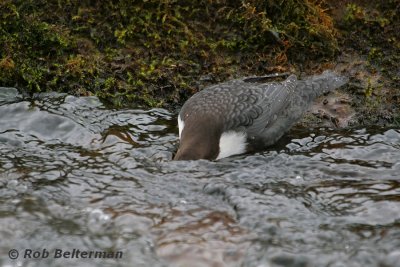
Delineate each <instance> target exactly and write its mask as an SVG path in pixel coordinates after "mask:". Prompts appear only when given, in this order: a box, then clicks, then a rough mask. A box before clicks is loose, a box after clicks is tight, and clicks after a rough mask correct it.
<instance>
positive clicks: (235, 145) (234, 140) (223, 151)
mask: <svg viewBox="0 0 400 267" xmlns="http://www.w3.org/2000/svg"><path fill="white" fill-rule="evenodd" d="M244 152H246V133H244V132H235V131H228V132H224V133H222V135H221V138H220V139H219V154H218V157H217V159H222V158H226V157H229V156H232V155H236V154H242V153H244Z"/></svg>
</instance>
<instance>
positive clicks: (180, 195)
mask: <svg viewBox="0 0 400 267" xmlns="http://www.w3.org/2000/svg"><path fill="white" fill-rule="evenodd" d="M0 92H1V93H0V153H1V156H0V203H1V205H0V237H1V240H3V241H2V242H1V243H0V264H1V266H66V265H71V264H72V265H75V266H257V267H258V266H318V267H319V266H331V267H332V266H399V265H398V263H399V262H400V250H399V248H400V204H399V201H400V187H399V183H400V179H399V178H400V163H399V158H400V145H399V144H400V130H399V129H355V130H337V129H335V130H327V129H316V130H313V131H312V132H311V133H310V132H309V130H308V129H307V130H304V129H295V130H293V131H292V132H291V133H290V134H289V135H288V136H287V137H285V138H284V139H283V140H282V141H281V142H280V143H279V144H277V145H276V146H275V147H273V148H271V149H270V150H268V151H265V152H262V153H258V154H253V155H242V156H237V157H233V158H228V159H223V160H220V161H216V162H209V161H204V160H199V161H192V162H173V161H170V159H171V158H172V153H173V151H174V150H175V147H176V144H177V134H176V133H177V129H176V125H175V124H176V123H175V116H174V115H173V114H171V113H169V112H168V111H166V110H162V109H153V110H149V111H143V110H133V109H127V110H111V109H107V108H105V107H104V106H103V105H102V104H101V103H100V102H99V101H98V100H97V99H96V98H94V97H81V98H77V97H73V96H67V95H60V94H42V95H37V96H35V97H34V98H31V99H26V98H23V97H22V96H20V95H19V94H18V92H17V91H16V90H15V89H12V88H8V89H7V88H1V90H0ZM4 241H5V242H4ZM13 248H15V249H17V250H19V251H23V250H24V249H26V248H30V249H43V248H46V249H47V250H48V251H54V250H55V249H57V248H58V249H64V250H72V249H73V248H76V249H80V250H82V251H84V250H87V251H90V250H101V251H123V253H124V254H123V257H122V258H121V259H93V258H92V259H83V258H74V259H54V258H52V257H49V258H47V259H35V260H34V259H23V257H21V256H20V257H19V258H18V259H16V260H11V259H9V257H8V252H9V250H10V249H13Z"/></svg>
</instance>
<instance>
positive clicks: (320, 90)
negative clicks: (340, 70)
mask: <svg viewBox="0 0 400 267" xmlns="http://www.w3.org/2000/svg"><path fill="white" fill-rule="evenodd" d="M347 82H348V78H347V77H344V76H340V75H338V74H336V73H335V72H333V71H330V70H326V71H324V72H323V73H322V74H319V75H314V76H309V77H307V78H306V79H304V80H303V86H304V90H305V93H308V94H310V96H311V98H316V97H318V96H320V95H322V94H324V93H327V92H330V91H333V90H335V89H337V88H339V87H341V86H343V85H345V84H346V83H347ZM300 86H301V85H300Z"/></svg>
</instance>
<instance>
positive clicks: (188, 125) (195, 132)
mask: <svg viewBox="0 0 400 267" xmlns="http://www.w3.org/2000/svg"><path fill="white" fill-rule="evenodd" d="M178 121H179V133H180V144H179V148H178V151H177V152H176V155H175V157H174V160H197V159H209V160H212V159H216V158H217V156H218V154H219V139H220V136H221V130H220V127H218V124H217V123H213V120H209V119H207V118H205V117H203V118H198V119H197V120H196V121H193V120H190V119H187V120H186V121H185V123H183V121H182V120H181V118H180V117H179V119H178Z"/></svg>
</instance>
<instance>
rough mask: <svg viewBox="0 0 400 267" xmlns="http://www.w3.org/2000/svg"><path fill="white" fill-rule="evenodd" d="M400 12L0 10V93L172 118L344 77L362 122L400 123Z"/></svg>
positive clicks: (382, 4) (206, 3)
mask: <svg viewBox="0 0 400 267" xmlns="http://www.w3.org/2000/svg"><path fill="white" fill-rule="evenodd" d="M399 3H400V0H387V1H376V2H371V1H367V0H340V1H333V0H332V1H330V0H326V1H322V0H287V1H270V0H241V1H239V0H238V1H232V0H199V1H191V0H190V1H189V0H141V1H128V0H120V1H109V0H106V1H90V0H83V1H82V0H80V1H78V0H58V1H55V0H53V1H45V0H2V1H0V86H15V87H17V88H19V89H21V90H25V91H26V92H27V93H34V92H38V91H62V92H68V93H70V94H75V95H91V94H94V95H97V96H99V97H101V98H103V99H105V100H107V101H109V102H110V103H112V104H114V105H117V106H125V105H128V106H133V105H134V106H137V105H141V106H146V107H154V106H164V107H171V106H175V105H177V106H179V105H180V104H181V103H182V102H183V101H184V100H186V99H187V98H188V97H189V96H190V95H191V94H193V93H194V92H196V91H197V90H199V89H201V88H202V87H204V86H205V85H207V84H209V83H216V82H219V81H222V80H226V79H228V78H232V77H238V76H244V75H257V74H265V73H270V72H280V71H294V72H306V73H313V72H315V71H319V70H320V69H323V68H336V69H337V70H341V71H344V72H346V73H348V74H349V76H350V77H351V83H350V86H349V87H348V88H347V91H348V92H350V94H351V96H352V99H351V100H350V102H351V105H352V106H354V108H355V109H356V111H357V112H358V114H368V113H370V114H372V115H374V116H375V117H376V120H379V118H382V117H385V116H386V117H390V119H389V120H391V121H394V122H395V121H397V120H400V119H399V118H396V115H394V114H399V112H398V104H399V85H398V84H399V73H400V71H399V67H398V66H399V64H398V62H399V54H400V48H399V43H400V42H399V40H400V37H399V31H398V29H399V16H398V14H399V13H400V10H399V6H400V4H399ZM337 62H339V64H337ZM339 65H340V66H339ZM338 66H339V67H338ZM382 88H383V89H382ZM388 106H390V112H389V113H390V115H385V114H384V113H385V112H387V110H388ZM365 117H367V116H366V115H365V116H364V118H365ZM362 119H363V118H362V116H361V117H360V118H359V120H358V121H359V122H360V123H362Z"/></svg>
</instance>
